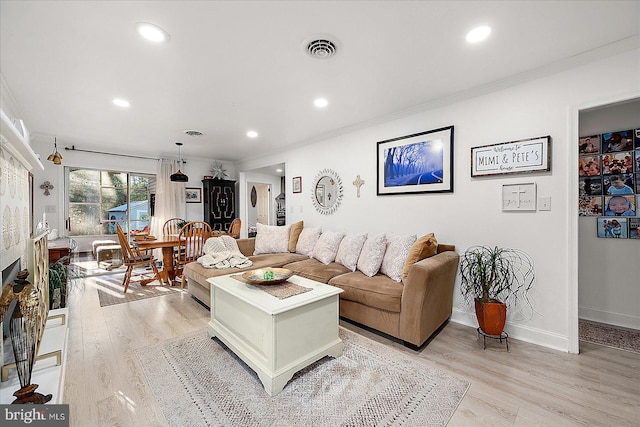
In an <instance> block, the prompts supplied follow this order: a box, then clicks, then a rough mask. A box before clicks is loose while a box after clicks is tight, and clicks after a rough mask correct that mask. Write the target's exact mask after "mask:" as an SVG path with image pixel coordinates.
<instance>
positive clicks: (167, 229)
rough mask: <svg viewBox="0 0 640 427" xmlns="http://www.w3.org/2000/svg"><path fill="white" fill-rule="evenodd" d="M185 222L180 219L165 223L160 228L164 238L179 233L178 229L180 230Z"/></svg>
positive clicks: (169, 220)
mask: <svg viewBox="0 0 640 427" xmlns="http://www.w3.org/2000/svg"><path fill="white" fill-rule="evenodd" d="M186 222H187V221H185V220H184V219H182V218H171V219H168V220H166V221H165V223H164V225H163V226H162V234H164V235H165V236H170V235H172V234H176V235H177V234H178V233H180V229H181V228H182V226H183V225H184V224H186Z"/></svg>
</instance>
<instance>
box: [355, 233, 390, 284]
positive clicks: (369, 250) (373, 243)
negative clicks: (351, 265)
mask: <svg viewBox="0 0 640 427" xmlns="http://www.w3.org/2000/svg"><path fill="white" fill-rule="evenodd" d="M386 247H387V238H386V236H385V234H384V233H381V234H378V235H375V236H371V237H369V238H368V239H367V241H366V242H364V246H363V247H362V252H360V257H359V258H358V270H360V271H362V273H364V274H366V275H367V276H369V277H373V276H375V275H376V273H378V270H380V265H381V264H382V259H383V258H384V251H385V249H386Z"/></svg>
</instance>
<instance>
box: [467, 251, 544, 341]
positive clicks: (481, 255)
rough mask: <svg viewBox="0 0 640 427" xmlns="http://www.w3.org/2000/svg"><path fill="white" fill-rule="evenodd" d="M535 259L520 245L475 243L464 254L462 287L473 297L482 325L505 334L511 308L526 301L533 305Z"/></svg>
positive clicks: (483, 329)
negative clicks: (530, 296) (492, 245)
mask: <svg viewBox="0 0 640 427" xmlns="http://www.w3.org/2000/svg"><path fill="white" fill-rule="evenodd" d="M534 280H535V274H534V269H533V261H532V260H531V258H530V257H529V256H528V255H527V254H526V253H524V252H523V251H521V250H519V249H508V248H500V247H498V246H495V247H490V246H471V247H470V248H469V249H467V250H466V251H465V252H464V253H463V254H462V255H461V257H460V291H461V293H462V295H463V297H464V298H465V300H466V301H467V302H469V303H471V300H472V299H473V301H474V305H475V309H476V317H477V319H478V325H479V326H480V329H482V331H483V332H484V333H485V334H487V335H501V334H502V331H503V330H504V325H505V323H506V319H507V309H513V308H516V307H517V306H519V305H520V303H524V304H526V305H528V306H529V307H531V303H530V301H529V299H528V292H529V290H531V288H532V287H533V283H534Z"/></svg>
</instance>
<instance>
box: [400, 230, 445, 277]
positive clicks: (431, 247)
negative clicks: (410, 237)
mask: <svg viewBox="0 0 640 427" xmlns="http://www.w3.org/2000/svg"><path fill="white" fill-rule="evenodd" d="M437 253H438V241H437V240H436V236H435V235H434V234H433V233H429V234H427V235H424V236H422V237H421V238H419V239H418V240H416V242H415V243H414V244H413V246H411V249H410V250H409V254H408V255H407V260H406V261H405V263H404V268H403V269H402V280H405V279H406V278H407V276H408V275H409V268H410V267H411V266H412V265H413V264H415V263H416V262H418V261H420V260H423V259H425V258H429V257H430V256H434V255H435V254H437Z"/></svg>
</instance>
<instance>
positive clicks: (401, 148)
mask: <svg viewBox="0 0 640 427" xmlns="http://www.w3.org/2000/svg"><path fill="white" fill-rule="evenodd" d="M453 129H454V127H453V126H446V127H442V128H438V129H433V130H429V131H426V132H420V133H414V134H411V135H405V136H401V137H398V138H393V139H387V140H384V141H379V142H378V143H377V147H376V148H377V151H376V159H377V164H378V167H377V179H376V188H377V195H378V196H387V195H394V194H420V193H453V167H454V163H453Z"/></svg>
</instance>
